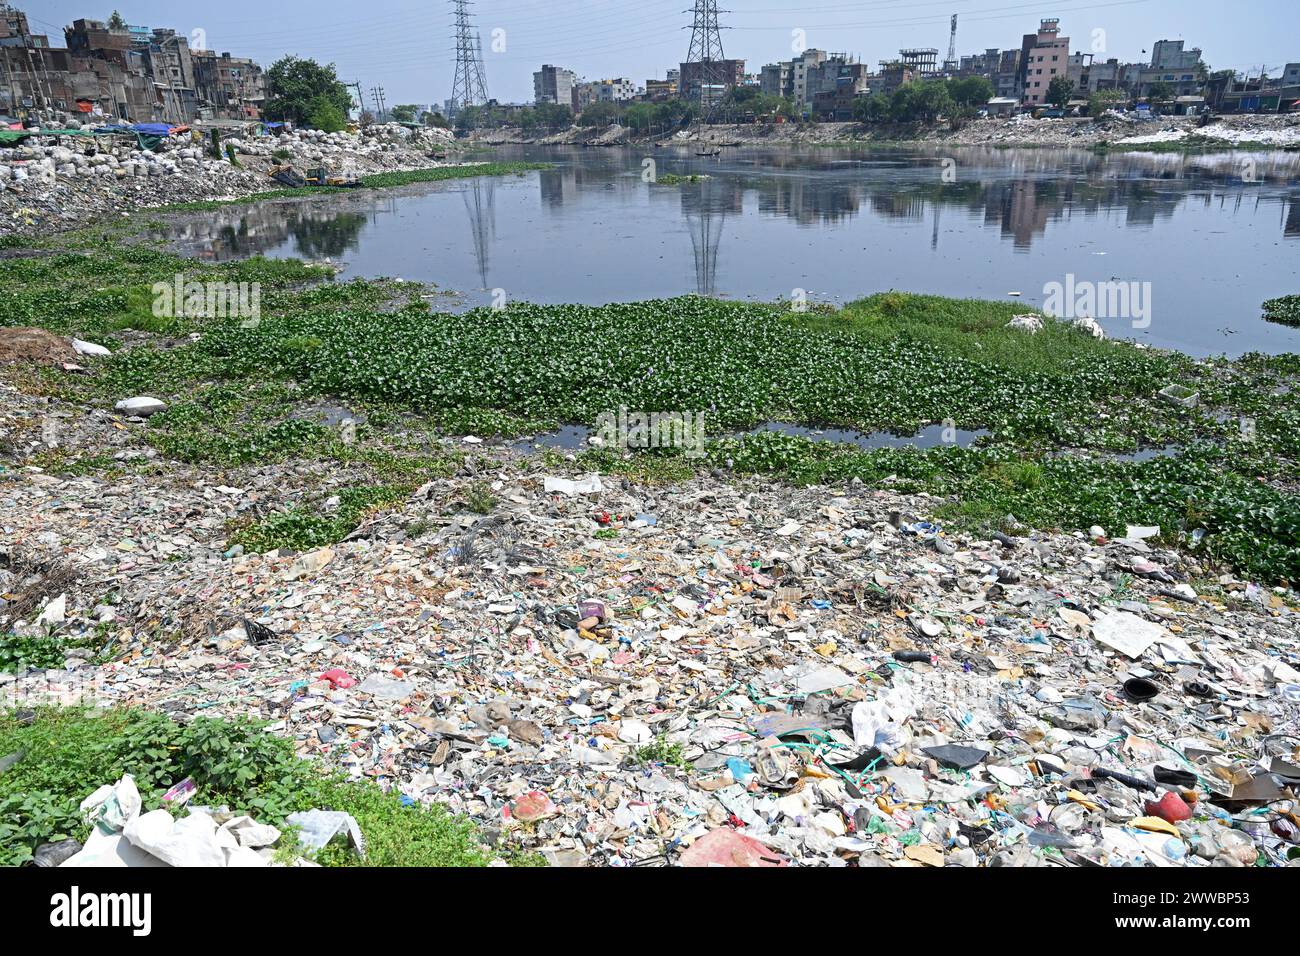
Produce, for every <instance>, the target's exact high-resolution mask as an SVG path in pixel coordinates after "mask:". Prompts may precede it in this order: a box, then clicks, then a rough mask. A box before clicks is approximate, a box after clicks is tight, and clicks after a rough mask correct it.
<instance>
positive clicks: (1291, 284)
mask: <svg viewBox="0 0 1300 956" xmlns="http://www.w3.org/2000/svg"><path fill="white" fill-rule="evenodd" d="M498 152H499V155H497V156H494V158H496V159H501V160H512V159H526V160H531V161H544V162H550V163H552V164H554V165H553V168H550V169H546V170H542V171H539V172H534V173H530V174H528V175H527V176H523V177H504V178H498V177H483V178H473V179H464V180H456V181H449V182H446V183H440V184H433V185H425V186H412V187H404V188H402V189H398V190H388V191H385V192H383V193H371V192H353V193H346V194H337V195H330V196H322V197H311V198H310V199H306V200H298V201H275V202H269V203H263V204H260V205H258V206H254V207H250V208H243V209H239V210H228V211H224V212H217V213H215V214H214V213H204V214H201V215H194V216H182V217H176V218H175V220H174V222H173V223H171V224H170V225H169V227H168V228H169V229H170V230H171V235H172V236H173V237H174V238H176V240H177V242H178V243H179V245H180V246H181V248H182V250H183V251H185V252H187V253H190V254H198V255H203V256H207V257H209V258H217V259H222V258H230V257H232V256H239V255H249V254H252V253H259V252H261V253H266V254H268V255H276V256H294V255H296V256H307V257H311V258H320V257H326V256H328V257H330V258H334V259H338V258H343V259H344V260H345V271H344V273H343V275H344V276H345V277H351V276H379V275H384V276H403V277H409V278H414V279H420V280H425V281H430V282H435V283H437V284H438V285H439V286H441V287H443V288H450V289H455V290H459V291H462V292H470V291H472V290H474V289H482V290H488V289H490V288H492V287H500V288H505V289H508V290H509V293H510V298H511V299H512V300H515V299H525V300H531V301H536V302H550V303H561V302H579V303H602V302H610V301H630V300H636V299H653V298H661V297H668V296H674V295H682V294H684V293H688V292H694V293H698V294H702V295H719V296H728V297H736V298H754V299H763V300H766V301H772V300H775V299H787V298H788V297H789V296H790V295H791V293H792V290H794V289H805V290H808V292H809V294H810V295H812V296H814V297H816V298H820V299H828V300H831V301H836V300H838V301H847V300H850V299H854V298H858V297H861V296H864V295H869V294H871V293H873V292H880V291H885V290H888V289H902V290H907V291H914V292H927V293H934V294H939V295H949V296H961V297H976V298H992V299H1001V298H1003V297H1005V296H1007V295H1008V293H1012V294H1017V293H1018V294H1019V295H1020V296H1021V298H1020V299H1019V300H1018V301H1021V302H1023V303H1024V305H1025V306H1026V308H1027V309H1032V308H1041V307H1042V305H1041V303H1042V302H1043V296H1044V295H1045V293H1044V292H1043V290H1044V289H1045V287H1046V286H1047V284H1048V283H1052V282H1058V283H1059V282H1062V281H1063V280H1064V278H1065V276H1066V275H1068V274H1073V275H1075V276H1076V277H1077V278H1079V279H1080V280H1090V281H1094V282H1104V281H1109V280H1111V279H1121V280H1127V281H1131V282H1142V283H1148V282H1149V283H1150V284H1151V287H1152V296H1153V299H1152V301H1153V310H1152V321H1151V322H1150V324H1149V326H1139V325H1136V324H1134V323H1132V322H1129V321H1126V320H1113V321H1108V320H1105V319H1104V318H1103V319H1102V325H1103V327H1104V328H1105V331H1106V333H1107V334H1108V335H1111V336H1112V337H1125V338H1134V339H1137V340H1139V341H1144V342H1147V343H1150V344H1153V345H1159V346H1165V347H1175V348H1180V349H1184V350H1186V351H1190V352H1193V353H1195V354H1215V353H1219V352H1228V353H1234V354H1239V353H1241V352H1244V351H1248V350H1253V349H1258V350H1262V351H1300V331H1297V330H1295V329H1290V328H1282V327H1277V326H1270V325H1269V324H1268V323H1264V322H1263V321H1261V319H1260V313H1259V304H1260V303H1261V302H1262V301H1263V300H1264V299H1267V298H1272V297H1275V296H1278V295H1285V294H1288V293H1291V292H1294V291H1295V287H1296V285H1297V282H1298V281H1300V272H1298V266H1300V260H1298V259H1297V257H1296V256H1295V250H1296V249H1297V248H1300V246H1297V245H1296V244H1294V243H1292V242H1290V241H1288V240H1293V239H1295V238H1296V237H1297V236H1300V153H1292V152H1270V153H1250V154H1235V153H1223V154H1215V155H1194V156H1184V155H1179V154H1172V153H1163V154H1137V153H1117V154H1111V155H1096V154H1092V153H1088V152H1081V151H1070V150H1046V149H1043V150H1008V149H995V148H991V147H967V148H962V149H956V150H950V151H939V150H935V149H929V150H921V149H908V150H902V149H899V150H878V149H877V150H873V151H865V150H843V149H806V150H786V151H773V150H760V149H731V150H724V151H723V154H722V155H721V156H720V157H717V158H706V157H697V156H695V154H694V150H693V149H676V148H666V149H654V148H652V147H651V148H645V149H589V150H584V149H578V148H564V147H558V148H555V147H552V148H534V147H511V148H507V149H503V150H500V151H498ZM647 159H653V160H654V162H655V167H656V171H657V173H658V175H659V176H660V177H663V176H664V175H666V174H669V173H672V174H675V175H677V176H681V177H690V176H693V175H702V176H705V177H707V178H706V179H703V180H701V181H695V182H689V181H688V182H682V183H680V184H677V185H668V184H647V183H646V182H645V181H644V179H643V178H642V173H643V170H644V169H645V166H644V163H645V161H646V160H647ZM946 160H951V161H952V162H945V161H946ZM948 170H951V171H952V172H953V173H954V174H955V175H950V176H945V175H944V173H945V171H948ZM458 194H459V195H458ZM469 301H470V302H473V303H480V302H483V301H485V296H484V295H482V294H475V295H471V296H469Z"/></svg>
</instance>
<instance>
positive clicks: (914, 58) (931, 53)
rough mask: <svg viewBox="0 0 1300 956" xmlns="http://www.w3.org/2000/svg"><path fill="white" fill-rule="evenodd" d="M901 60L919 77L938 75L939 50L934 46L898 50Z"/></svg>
mask: <svg viewBox="0 0 1300 956" xmlns="http://www.w3.org/2000/svg"><path fill="white" fill-rule="evenodd" d="M898 59H899V62H900V63H902V64H903V66H905V67H907V68H908V69H909V70H911V71H912V72H913V73H914V74H915V75H917V76H919V77H922V78H924V77H927V76H937V75H938V73H939V51H938V50H936V49H935V48H934V47H912V48H909V49H906V50H899V51H898Z"/></svg>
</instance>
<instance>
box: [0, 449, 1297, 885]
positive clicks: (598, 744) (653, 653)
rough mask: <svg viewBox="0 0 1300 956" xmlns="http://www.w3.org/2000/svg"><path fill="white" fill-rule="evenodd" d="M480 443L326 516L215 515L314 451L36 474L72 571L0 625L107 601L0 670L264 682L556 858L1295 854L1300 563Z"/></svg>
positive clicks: (308, 748)
mask: <svg viewBox="0 0 1300 956" xmlns="http://www.w3.org/2000/svg"><path fill="white" fill-rule="evenodd" d="M484 447H487V446H484ZM493 451H494V454H495V453H497V452H499V455H498V456H497V457H496V458H494V459H493V462H494V463H491V464H480V465H478V466H476V467H467V469H466V470H465V471H463V472H462V473H461V474H460V475H458V476H456V477H451V478H446V479H439V480H436V481H433V482H430V483H429V484H427V485H425V486H424V487H422V488H421V489H420V490H419V491H418V492H416V493H415V494H414V495H413V496H412V497H411V498H410V499H409V500H408V501H407V502H406V503H405V504H404V505H402V506H400V507H398V508H396V509H394V510H392V511H389V512H386V513H382V514H376V515H373V516H371V517H370V518H368V519H367V520H366V521H365V522H364V523H363V524H362V525H361V526H360V527H359V528H357V530H356V531H354V532H353V533H352V534H350V535H349V536H348V537H347V539H346V540H344V541H342V542H338V543H336V544H333V545H331V546H329V547H324V548H319V549H316V550H313V551H309V552H306V553H294V552H289V551H276V552H271V553H267V554H245V553H242V550H241V549H240V548H238V547H235V548H231V547H229V546H228V543H227V542H226V540H225V528H226V527H227V524H228V522H230V521H231V520H232V519H235V518H236V517H237V516H238V515H240V514H241V513H247V509H248V508H249V502H248V501H246V500H243V499H246V498H248V497H250V496H251V497H253V498H262V496H263V495H265V494H266V493H267V491H268V489H273V488H274V485H275V482H277V481H279V482H280V484H281V486H282V491H283V490H284V489H292V488H300V487H302V485H303V483H304V482H305V481H307V480H308V478H309V477H310V475H311V474H312V472H313V469H312V468H311V467H310V466H308V465H300V466H266V467H265V468H261V469H255V470H252V471H250V472H247V473H240V474H239V475H238V476H236V475H233V474H222V473H208V472H204V471H202V470H199V469H193V468H187V467H182V466H175V467H173V466H169V468H168V470H167V472H166V477H165V478H159V477H148V476H143V475H135V474H130V473H128V474H126V475H124V476H121V477H115V478H113V479H112V480H111V481H101V480H98V479H96V478H93V477H77V478H58V477H55V476H52V475H47V474H42V473H39V472H36V471H32V470H23V471H22V472H21V473H16V474H13V475H12V480H9V481H4V482H0V527H3V529H4V539H5V541H6V542H7V545H6V547H7V548H9V549H11V553H14V552H17V551H19V550H21V552H22V553H23V554H24V555H25V558H26V560H28V562H29V563H28V564H27V565H26V567H27V568H29V569H30V568H33V567H36V566H37V563H39V561H42V560H43V561H46V562H47V564H46V565H45V567H46V568H47V569H48V568H52V567H54V566H55V565H58V566H61V567H62V568H64V569H65V571H66V572H67V573H65V574H63V575H62V576H59V575H54V574H52V573H48V572H47V573H46V577H45V581H46V582H47V583H46V584H45V585H43V587H44V588H45V593H43V594H42V595H41V596H40V599H39V600H34V599H32V597H31V594H32V593H34V592H33V591H32V588H33V585H32V584H31V579H32V578H33V577H39V575H35V576H32V575H29V579H28V580H26V581H23V580H19V579H18V578H19V577H20V575H18V574H15V573H12V572H11V574H10V577H9V579H8V581H7V582H0V591H4V592H9V594H10V596H14V594H15V593H16V592H26V593H27V599H26V600H25V601H24V603H23V604H22V615H21V620H17V621H13V622H10V624H9V626H11V627H14V629H15V630H17V631H18V632H20V633H29V632H33V631H34V630H39V629H45V631H46V632H48V631H50V630H56V631H62V632H65V633H73V634H75V633H84V632H85V631H86V630H87V629H90V628H93V627H94V626H96V624H97V623H99V622H101V621H103V620H105V619H109V620H115V623H116V627H117V632H116V636H115V637H114V639H113V646H112V648H111V653H110V655H109V656H111V657H112V658H113V659H112V660H111V662H109V663H106V664H102V665H96V664H93V663H91V662H90V661H88V660H86V659H84V658H76V657H70V658H69V660H68V661H67V663H66V665H65V668H64V669H62V670H53V671H44V672H37V673H30V674H26V675H20V676H5V677H0V695H4V697H5V698H8V699H22V700H24V701H26V702H28V703H30V702H31V701H33V700H34V699H37V698H39V697H41V696H42V695H44V696H45V697H46V698H53V699H59V700H63V701H68V700H71V699H75V698H76V695H78V694H81V695H83V696H84V695H86V694H87V693H89V694H91V695H92V696H93V697H94V699H95V700H96V702H98V703H101V704H106V705H112V704H123V705H131V706H142V707H149V708H154V709H158V710H162V711H164V712H167V713H169V714H171V715H172V716H174V717H177V718H180V719H184V717H185V716H187V715H193V714H200V713H201V714H204V715H208V716H217V715H250V716H255V717H262V718H265V719H267V720H270V721H272V722H273V730H274V732H276V733H280V734H283V735H286V736H289V737H291V738H293V739H294V740H295V741H296V742H297V749H298V751H299V752H300V753H301V754H304V755H311V756H314V757H316V758H319V759H320V760H321V761H322V762H323V763H324V764H326V765H329V766H332V767H336V768H340V769H342V770H343V771H345V772H346V773H347V774H349V775H350V776H351V777H354V778H359V779H360V778H364V779H370V780H373V781H374V782H376V783H377V784H378V785H380V786H381V787H384V788H387V789H396V790H397V791H399V792H400V793H401V794H403V795H405V796H406V797H407V798H408V799H409V800H411V801H414V802H432V801H438V802H440V803H443V804H445V805H446V806H447V807H449V808H450V809H451V810H453V811H456V812H458V813H462V814H466V815H468V816H469V817H471V818H473V819H474V820H475V821H476V822H477V823H478V824H479V825H480V827H481V829H482V832H483V835H484V837H485V839H486V840H487V841H488V842H489V843H490V844H495V843H497V842H499V841H501V840H502V839H503V838H504V837H507V836H508V837H509V838H510V842H511V843H512V845H513V844H515V843H522V845H523V846H524V847H525V848H526V849H531V850H536V851H538V852H540V853H542V854H543V855H544V856H545V857H546V858H547V859H548V860H549V861H550V862H551V863H552V864H555V865H610V866H657V865H725V866H784V865H826V866H845V865H850V866H852V865H856V866H935V867H937V866H1066V867H1069V866H1155V867H1164V866H1233V867H1236V866H1296V865H1300V863H1298V861H1300V819H1298V818H1297V815H1296V793H1297V787H1300V729H1298V728H1297V717H1298V716H1300V611H1298V609H1297V608H1298V605H1297V596H1296V594H1295V592H1293V591H1288V590H1286V589H1283V588H1271V587H1266V586H1262V585H1260V584H1257V583H1254V582H1246V581H1239V580H1235V579H1233V578H1232V577H1231V576H1226V575H1219V574H1216V573H1215V572H1213V571H1212V570H1211V569H1207V568H1205V567H1202V566H1201V565H1200V564H1199V563H1198V561H1197V560H1196V559H1195V558H1194V557H1192V556H1191V555H1189V554H1188V553H1187V552H1184V551H1175V550H1170V549H1168V548H1166V547H1164V546H1162V545H1161V544H1160V543H1159V542H1160V529H1158V528H1147V527H1127V528H1107V529H1103V528H1099V527H1094V528H1091V529H1089V530H1088V531H1082V530H1080V531H1076V532H1074V533H1069V534H1056V533H1052V534H1049V533H1044V532H1040V531H1035V530H1033V529H1029V528H1024V527H1019V526H1017V525H1016V523H1015V521H1014V518H1013V517H1011V516H1008V518H1007V520H1006V522H1005V523H1004V525H1003V529H1004V530H999V531H996V532H993V533H992V534H985V535H970V534H964V533H952V532H950V531H949V530H947V529H945V528H944V527H943V526H942V523H941V522H938V521H936V520H935V517H934V515H935V511H936V509H937V507H938V505H940V504H941V502H940V501H938V500H936V499H933V498H929V497H926V496H908V495H902V494H898V493H896V492H894V491H892V490H889V489H888V488H885V489H870V488H867V487H863V486H862V485H860V484H856V483H855V484H853V485H850V486H847V487H836V488H827V487H821V488H802V489H792V488H787V487H775V486H772V485H770V484H768V483H767V482H764V481H762V480H760V479H749V478H740V477H736V476H729V475H725V474H722V473H718V474H715V475H705V476H701V477H697V478H695V479H693V480H690V481H685V482H682V483H680V484H675V485H673V486H671V487H661V486H654V485H642V484H639V483H636V482H632V481H630V480H626V479H618V478H610V477H607V476H605V477H599V476H595V475H583V474H581V473H573V472H570V473H562V470H561V471H560V472H557V471H556V470H555V469H554V468H552V467H548V466H547V465H546V464H545V463H544V462H542V461H541V460H538V459H536V458H530V457H514V456H512V455H511V454H509V453H508V452H507V450H506V449H505V448H500V449H494V450H493ZM479 461H480V462H483V461H484V459H479ZM236 481H238V482H240V484H234V482H236ZM484 483H488V484H489V485H490V487H491V489H492V495H493V496H494V499H495V501H494V502H493V504H492V507H491V508H490V510H488V513H486V514H481V513H479V512H478V511H475V510H474V509H472V508H470V507H469V506H468V505H467V504H466V502H467V501H468V500H469V498H470V496H469V495H468V494H467V491H468V490H469V487H470V485H471V484H473V485H475V486H478V487H481V486H482V485H483V484H484ZM264 506H265V500H264V499H263V501H262V504H261V505H259V506H258V507H264ZM324 507H326V508H328V502H326V504H325V505H324ZM480 510H482V509H480ZM33 562H36V563H33ZM109 592H112V593H114V594H116V595H117V598H116V599H115V603H113V604H112V605H111V606H109V607H105V606H104V604H103V596H104V595H105V594H106V593H109ZM56 602H58V605H57V614H46V613H45V612H46V610H48V609H49V607H50V606H51V605H52V604H55V603H56ZM6 613H9V612H6V611H5V610H4V609H3V608H0V618H3V617H4V615H5V614H6ZM42 615H44V617H43V618H42ZM3 623H4V622H3V621H0V624H3ZM213 823H214V825H213V828H212V829H213V831H214V833H215V832H218V831H220V830H221V828H222V826H223V824H222V823H221V822H220V821H219V820H217V818H214V821H213ZM176 826H179V824H176ZM194 826H197V824H194ZM206 826H207V825H206V824H204V827H205V828H206ZM233 829H234V830H236V831H238V830H239V828H238V827H233ZM204 832H205V833H207V830H206V829H205V831H204ZM227 832H228V833H229V832H230V828H228V829H227ZM234 835H235V837H236V838H238V836H239V833H238V832H236V833H235V834H234ZM128 839H129V834H128ZM205 839H206V837H205ZM212 839H213V840H221V839H224V838H220V837H217V836H212ZM254 852H256V851H254Z"/></svg>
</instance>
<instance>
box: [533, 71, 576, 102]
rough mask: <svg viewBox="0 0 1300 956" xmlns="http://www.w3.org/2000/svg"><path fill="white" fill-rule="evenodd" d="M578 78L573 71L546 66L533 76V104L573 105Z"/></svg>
mask: <svg viewBox="0 0 1300 956" xmlns="http://www.w3.org/2000/svg"><path fill="white" fill-rule="evenodd" d="M577 80H578V77H577V74H575V73H574V72H573V71H572V70H566V69H564V68H563V67H559V66H551V65H550V64H546V65H545V66H543V67H542V68H541V69H540V70H538V71H537V72H536V73H534V74H533V102H535V103H558V104H560V105H563V106H572V105H573V87H574V84H575V83H577Z"/></svg>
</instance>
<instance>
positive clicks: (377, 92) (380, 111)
mask: <svg viewBox="0 0 1300 956" xmlns="http://www.w3.org/2000/svg"><path fill="white" fill-rule="evenodd" d="M370 96H371V98H372V99H373V100H374V101H375V119H377V120H379V122H381V123H382V122H383V121H384V88H383V87H382V86H372V87H371V88H370Z"/></svg>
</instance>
